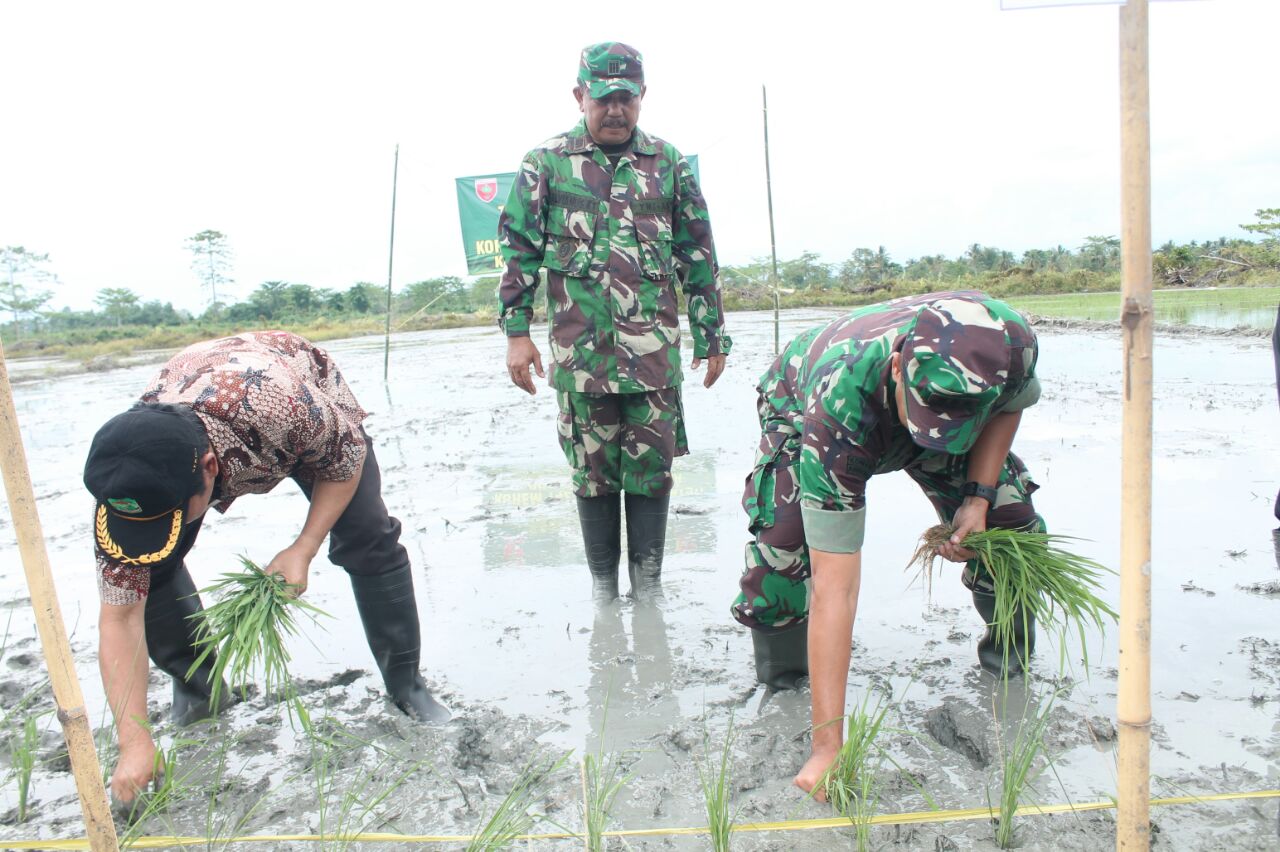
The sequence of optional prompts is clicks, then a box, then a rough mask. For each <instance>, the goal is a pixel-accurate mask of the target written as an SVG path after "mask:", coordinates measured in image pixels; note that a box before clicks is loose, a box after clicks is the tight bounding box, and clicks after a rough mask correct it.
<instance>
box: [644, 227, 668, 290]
mask: <svg viewBox="0 0 1280 852" xmlns="http://www.w3.org/2000/svg"><path fill="white" fill-rule="evenodd" d="M638 242H639V244H640V265H641V267H642V268H643V270H644V277H645V278H654V279H657V280H662V279H665V278H670V277H671V273H672V272H673V271H674V268H675V263H674V261H673V258H672V255H671V233H670V232H667V233H663V234H658V235H657V236H655V237H653V238H646V237H638Z"/></svg>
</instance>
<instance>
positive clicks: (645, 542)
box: [626, 494, 671, 602]
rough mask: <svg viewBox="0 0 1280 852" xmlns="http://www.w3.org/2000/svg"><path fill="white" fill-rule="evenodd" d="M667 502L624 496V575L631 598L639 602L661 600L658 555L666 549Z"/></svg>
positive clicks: (655, 498)
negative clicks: (625, 533)
mask: <svg viewBox="0 0 1280 852" xmlns="http://www.w3.org/2000/svg"><path fill="white" fill-rule="evenodd" d="M670 502H671V498H670V497H669V496H668V495H666V494H663V495H662V496H661V497H642V496H640V495H639V494H628V495H627V497H626V504H627V572H628V573H629V574H630V575H631V597H632V598H634V599H635V600H637V601H641V602H653V601H660V600H662V555H663V551H664V550H665V549H666V546H667V507H668V505H669V504H670Z"/></svg>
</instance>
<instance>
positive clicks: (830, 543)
mask: <svg viewBox="0 0 1280 852" xmlns="http://www.w3.org/2000/svg"><path fill="white" fill-rule="evenodd" d="M1036 355H1037V345H1036V338H1035V335H1034V334H1033V333H1032V331H1031V329H1030V328H1029V327H1028V325H1027V323H1026V320H1025V319H1024V318H1023V317H1022V316H1021V315H1020V314H1018V313H1017V312H1016V311H1014V310H1013V309H1012V308H1010V307H1009V306H1008V305H1006V304H1005V303H1003V302H1000V301H996V300H995V299H991V298H989V297H988V296H986V295H985V294H983V293H979V292H975V291H964V292H950V293H933V294H929V295H926V296H914V297H909V298H905V299H898V300H895V301H892V302H885V303H883V304H879V305H871V306H869V307H866V308H861V309H859V310H857V311H854V312H853V313H852V314H850V315H848V316H846V317H842V318H840V319H838V320H836V321H835V322H832V323H830V324H828V325H826V326H822V327H818V328H815V329H811V330H810V331H808V332H805V333H804V334H802V335H800V336H799V337H797V338H796V339H795V340H793V341H792V342H791V343H790V344H789V345H788V346H787V348H786V349H785V350H784V351H783V353H782V354H781V355H780V356H779V357H778V359H777V361H775V362H774V364H773V366H772V367H771V368H770V369H769V370H768V371H767V372H766V373H765V374H764V376H763V377H762V378H761V380H760V384H759V387H758V390H759V392H760V399H759V403H758V407H759V412H760V425H761V438H760V448H759V451H758V454H757V457H756V464H755V467H754V469H753V470H752V472H751V474H750V475H749V476H748V477H747V484H746V493H745V495H744V497H743V507H744V508H745V509H746V511H747V516H748V518H749V519H750V530H751V532H752V533H753V534H754V536H755V539H754V541H752V542H751V543H750V544H748V545H747V548H746V569H745V571H744V572H743V575H742V580H741V593H740V594H739V595H738V598H737V600H736V601H735V602H734V604H733V607H732V612H733V616H734V618H736V619H737V620H738V621H739V622H741V623H742V624H745V625H746V626H748V627H751V628H753V629H752V637H753V640H754V644H755V650H756V671H757V675H758V676H759V678H760V680H761V681H762V682H765V683H769V684H771V685H773V686H778V687H781V686H787V685H794V683H795V681H796V680H797V679H799V678H800V677H802V676H803V675H804V674H806V673H809V674H811V685H812V689H813V731H814V732H813V754H812V756H811V757H810V759H809V761H808V762H807V763H806V764H805V766H804V768H803V769H802V770H801V771H800V774H799V775H797V776H796V783H797V784H798V785H799V786H801V787H802V788H803V789H805V790H806V791H809V790H813V789H814V786H815V785H816V784H817V783H818V781H819V780H820V779H821V777H822V775H823V773H824V772H825V771H826V770H827V768H828V766H830V764H831V762H832V761H833V760H834V759H835V755H836V752H837V751H838V750H839V747H840V742H841V726H840V724H839V719H840V717H842V716H843V715H844V699H845V684H846V681H847V679H848V673H849V648H850V638H851V635H852V630H853V619H854V614H855V612H856V610H857V601H858V585H859V578H860V576H861V568H862V563H861V553H860V551H861V549H862V541H863V533H864V523H865V517H866V496H865V494H866V483H867V480H868V479H870V478H871V476H873V475H875V474H878V473H885V472H888V471H893V470H905V471H906V472H907V474H908V475H909V476H910V477H911V478H912V479H914V480H915V481H916V482H917V483H919V485H920V486H921V488H923V489H924V492H925V495H926V496H927V497H928V498H929V500H930V502H932V503H933V506H934V508H935V509H936V510H937V512H938V516H939V518H941V519H942V520H943V521H949V522H951V523H952V524H954V525H955V527H956V530H955V534H954V535H953V536H952V537H951V540H950V542H949V543H947V544H945V545H943V546H942V547H941V548H939V551H938V552H939V555H941V556H943V557H945V558H947V559H950V560H953V561H967V560H971V559H972V558H973V553H972V552H970V551H968V550H965V549H964V548H961V547H960V546H959V542H960V541H962V540H963V539H964V536H965V535H967V534H968V533H970V532H974V531H978V530H983V529H986V528H987V527H988V526H990V527H1002V528H1008V529H1037V530H1042V529H1043V528H1044V526H1043V522H1042V521H1041V519H1040V517H1039V516H1038V515H1037V514H1036V512H1035V509H1034V508H1033V507H1032V503H1031V494H1032V492H1034V491H1035V490H1036V487H1037V486H1036V485H1035V483H1033V482H1032V481H1031V478H1030V476H1029V475H1028V474H1027V470H1026V467H1025V466H1024V465H1023V464H1022V462H1021V461H1020V460H1019V459H1018V457H1017V456H1015V455H1013V454H1012V453H1011V452H1010V451H1009V450H1010V447H1011V446H1012V444H1013V437H1014V434H1015V433H1016V431H1017V428H1018V423H1019V420H1020V418H1021V413H1022V410H1023V409H1024V408H1026V407H1028V406H1030V405H1032V404H1034V403H1035V402H1036V400H1037V399H1038V398H1039V395H1040V384H1039V380H1038V379H1037V378H1036V376H1035V364H1036ZM961 580H962V582H963V583H964V584H965V586H966V587H968V588H969V589H971V590H972V592H973V601H974V606H975V607H976V608H977V610H978V613H979V614H980V615H981V616H982V619H983V621H984V622H986V623H988V624H989V623H990V621H991V620H992V618H993V617H994V611H995V597H994V595H993V593H992V586H991V582H990V578H989V577H987V576H984V574H983V572H982V571H980V570H979V568H978V565H977V563H976V562H974V561H970V562H968V564H967V566H966V568H965V570H964V572H963V574H962V577H961ZM1028 615H1029V614H1028ZM806 622H807V627H806ZM1014 622H1015V624H1016V625H1018V626H1020V627H1021V626H1022V625H1023V621H1022V619H1020V618H1015V619H1014ZM1027 627H1028V628H1029V629H1028V630H1027V631H1026V632H1020V633H1019V635H1018V636H1017V640H1018V641H1017V653H1010V654H1009V655H1007V658H1008V665H1009V668H1010V671H1011V673H1016V672H1020V671H1021V670H1022V667H1023V665H1024V664H1025V657H1026V655H1028V654H1030V652H1031V650H1032V649H1033V648H1034V643H1035V626H1034V622H1033V621H1030V622H1029V623H1028V624H1027ZM978 657H979V660H980V662H981V663H982V665H983V666H984V667H985V668H987V669H990V670H993V671H996V672H999V671H1000V670H1001V667H1002V664H1003V661H1004V660H1005V658H1006V655H1005V653H1004V648H1003V647H1000V646H998V645H997V644H996V643H995V642H994V640H993V638H992V636H991V631H990V629H989V628H988V630H987V633H986V634H985V635H984V636H983V637H982V639H981V640H979V642H978ZM833 721H834V724H833Z"/></svg>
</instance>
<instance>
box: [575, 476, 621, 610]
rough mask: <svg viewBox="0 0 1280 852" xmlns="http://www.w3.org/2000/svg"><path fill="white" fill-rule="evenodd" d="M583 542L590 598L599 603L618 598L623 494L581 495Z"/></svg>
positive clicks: (580, 518) (580, 515)
mask: <svg viewBox="0 0 1280 852" xmlns="http://www.w3.org/2000/svg"><path fill="white" fill-rule="evenodd" d="M578 521H579V522H580V523H581V524H582V546H583V549H584V550H585V551H586V554H587V568H588V569H589V570H590V571H591V598H592V600H594V601H595V602H596V605H602V604H607V603H611V602H613V601H615V600H617V599H618V561H619V560H620V559H621V558H622V497H621V495H618V494H605V495H604V496H602V497H579V498H578Z"/></svg>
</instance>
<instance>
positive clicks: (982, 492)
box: [960, 480, 999, 506]
mask: <svg viewBox="0 0 1280 852" xmlns="http://www.w3.org/2000/svg"><path fill="white" fill-rule="evenodd" d="M960 493H961V494H963V495H964V496H965V497H981V498H982V499H983V500H986V501H987V503H988V504H990V505H992V506H994V505H995V504H996V495H997V494H998V493H999V492H997V491H996V489H994V488H992V487H991V486H989V485H983V484H982V483H981V482H974V481H973V480H970V481H968V482H966V483H965V484H964V485H961V486H960Z"/></svg>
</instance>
